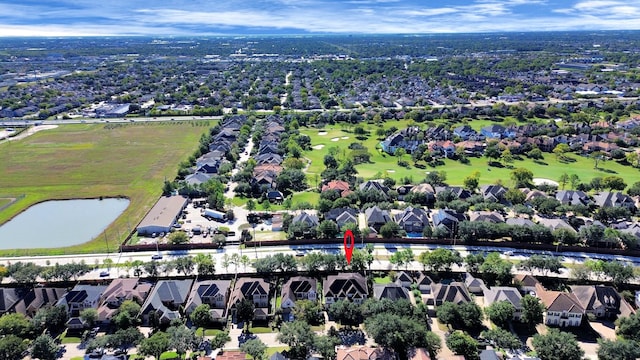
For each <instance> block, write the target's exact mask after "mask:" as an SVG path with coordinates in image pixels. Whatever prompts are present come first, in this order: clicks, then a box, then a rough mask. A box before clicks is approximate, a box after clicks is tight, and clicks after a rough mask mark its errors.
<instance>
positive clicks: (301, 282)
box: [280, 276, 318, 320]
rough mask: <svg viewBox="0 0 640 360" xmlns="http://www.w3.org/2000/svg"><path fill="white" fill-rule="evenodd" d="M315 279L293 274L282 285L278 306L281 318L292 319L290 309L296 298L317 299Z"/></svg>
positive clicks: (294, 304) (293, 305)
mask: <svg viewBox="0 0 640 360" xmlns="http://www.w3.org/2000/svg"><path fill="white" fill-rule="evenodd" d="M317 290H318V288H317V281H316V279H314V278H312V277H306V276H295V277H292V278H290V279H289V280H287V282H286V283H284V285H282V296H281V299H282V300H281V302H280V308H281V309H282V312H283V315H284V316H283V318H284V319H289V320H293V314H292V310H293V308H294V307H295V306H296V301H298V300H311V301H316V300H318V293H317Z"/></svg>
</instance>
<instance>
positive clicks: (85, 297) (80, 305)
mask: <svg viewBox="0 0 640 360" xmlns="http://www.w3.org/2000/svg"><path fill="white" fill-rule="evenodd" d="M106 289H107V286H105V285H76V286H75V287H74V288H73V289H71V291H69V292H67V293H66V294H65V295H64V296H63V297H61V298H60V300H58V302H57V303H56V306H58V305H64V306H65V307H66V308H67V312H68V314H69V320H68V321H67V324H66V325H67V328H69V329H83V328H85V327H86V325H87V324H86V323H85V322H84V321H83V320H82V319H80V312H81V311H82V310H84V309H97V308H98V305H99V304H100V298H101V297H102V293H103V292H104V291H105V290H106Z"/></svg>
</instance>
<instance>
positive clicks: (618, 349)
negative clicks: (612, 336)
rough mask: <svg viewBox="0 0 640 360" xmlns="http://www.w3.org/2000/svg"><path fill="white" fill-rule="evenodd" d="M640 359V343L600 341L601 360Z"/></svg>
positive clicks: (599, 353)
mask: <svg viewBox="0 0 640 360" xmlns="http://www.w3.org/2000/svg"><path fill="white" fill-rule="evenodd" d="M638 358H640V343H638V342H636V341H632V340H625V339H618V340H615V341H614V340H601V339H600V340H598V359H599V360H636V359H638Z"/></svg>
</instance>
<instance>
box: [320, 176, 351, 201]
mask: <svg viewBox="0 0 640 360" xmlns="http://www.w3.org/2000/svg"><path fill="white" fill-rule="evenodd" d="M329 190H335V191H337V192H338V193H339V194H340V196H341V197H345V196H347V195H349V194H351V193H352V191H351V190H350V188H349V183H348V182H346V181H342V180H331V181H329V182H328V183H326V184H325V185H322V192H325V191H329Z"/></svg>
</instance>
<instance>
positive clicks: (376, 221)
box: [364, 206, 391, 232]
mask: <svg viewBox="0 0 640 360" xmlns="http://www.w3.org/2000/svg"><path fill="white" fill-rule="evenodd" d="M364 218H365V220H366V221H367V226H369V227H370V228H373V229H374V230H375V231H376V232H378V231H380V228H381V227H382V225H384V224H386V223H388V222H390V221H391V217H390V216H389V212H388V211H387V210H381V209H380V208H379V207H378V206H374V207H370V208H368V209H366V210H365V211H364Z"/></svg>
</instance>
